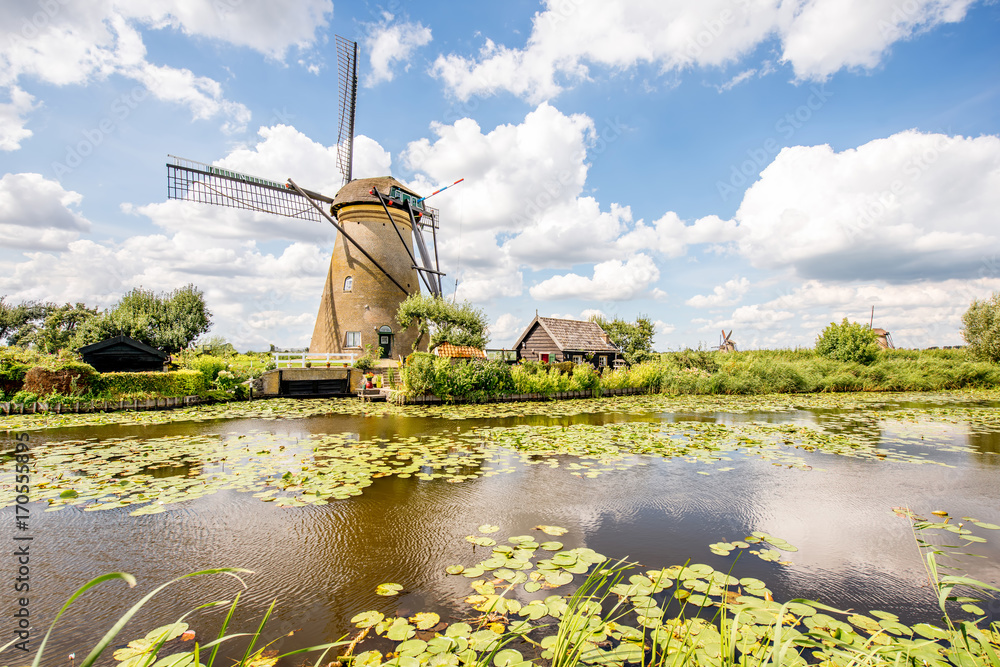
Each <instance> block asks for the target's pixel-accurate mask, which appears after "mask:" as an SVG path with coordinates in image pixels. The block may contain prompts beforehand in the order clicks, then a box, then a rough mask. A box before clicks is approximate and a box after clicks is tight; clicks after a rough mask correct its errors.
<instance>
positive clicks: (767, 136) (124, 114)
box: [0, 0, 1000, 350]
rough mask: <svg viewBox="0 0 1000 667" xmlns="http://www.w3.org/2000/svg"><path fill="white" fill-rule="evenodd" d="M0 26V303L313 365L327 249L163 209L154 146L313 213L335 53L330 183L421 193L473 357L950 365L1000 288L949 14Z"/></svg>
mask: <svg viewBox="0 0 1000 667" xmlns="http://www.w3.org/2000/svg"><path fill="white" fill-rule="evenodd" d="M137 4H138V3H132V2H128V3H126V2H121V1H119V0H93V1H92V2H87V3H72V2H69V0H36V1H33V2H32V1H22V0H15V1H14V2H5V3H3V6H2V7H0V25H3V26H4V27H5V28H4V29H5V30H6V32H4V34H2V35H0V174H2V177H0V238H3V239H4V243H3V247H2V250H0V294H3V295H6V298H7V300H8V301H19V300H22V299H36V300H45V301H55V302H75V301H84V302H86V303H88V304H91V305H99V306H102V307H103V306H108V305H110V304H112V303H114V302H115V301H116V300H117V299H118V298H120V296H121V295H122V294H123V293H124V292H125V291H127V290H128V289H130V288H131V287H134V286H137V285H142V286H143V287H146V288H152V289H156V290H170V289H174V288H176V287H179V286H182V285H185V284H187V283H190V282H193V283H194V284H196V285H198V286H199V287H201V288H202V289H203V290H204V291H205V293H206V297H207V299H208V303H209V307H210V308H211V309H212V311H213V312H214V314H215V317H214V319H215V327H214V328H213V330H212V332H211V333H212V334H218V335H223V336H226V337H227V338H228V339H230V340H232V341H233V342H234V343H235V344H236V345H237V346H238V347H240V348H243V349H247V348H253V349H265V348H266V347H267V344H268V343H274V344H276V345H278V346H282V347H294V346H301V345H305V344H307V343H308V339H309V336H310V334H311V332H312V325H313V321H314V318H315V314H316V309H317V306H318V300H319V296H320V292H321V289H322V281H323V279H324V277H325V274H326V267H327V263H328V260H329V253H330V250H331V248H332V245H333V241H334V231H333V230H332V229H330V228H329V227H328V226H325V227H324V226H322V225H318V224H316V223H306V222H301V221H291V220H287V219H282V218H273V217H267V216H263V215H259V214H254V213H250V212H237V211H232V210H227V209H216V208H213V207H205V206H200V205H195V204H190V203H186V202H168V201H166V187H165V181H166V178H165V168H164V163H165V161H166V156H167V154H168V153H169V154H175V155H180V156H183V157H187V158H191V159H195V160H200V161H204V162H211V163H217V164H220V165H224V166H227V167H229V168H232V169H236V170H240V171H245V172H249V173H253V174H257V175H261V176H265V177H268V178H271V179H274V180H278V181H284V180H285V179H286V178H288V177H291V178H294V179H295V180H296V181H297V182H298V183H300V184H302V185H303V186H305V187H311V188H312V189H315V190H319V191H321V192H326V193H329V194H332V193H334V192H335V191H336V189H337V187H338V186H339V184H340V176H339V174H338V173H337V171H336V166H335V165H336V162H335V160H336V146H335V144H336V140H337V139H336V131H337V129H336V122H337V117H336V104H337V88H336V86H337V82H336V53H335V51H334V46H333V44H334V35H335V34H340V35H344V36H346V37H349V38H351V39H355V40H356V41H358V42H359V45H360V58H359V60H360V62H359V77H360V80H361V87H360V89H359V98H358V121H357V126H356V134H357V136H358V139H357V142H356V148H355V150H356V159H355V175H356V176H374V175H382V174H386V173H391V174H392V175H393V176H395V177H396V178H398V179H400V180H402V181H404V182H406V183H408V184H410V185H411V186H413V187H415V188H417V189H418V191H421V192H430V191H431V190H433V189H434V188H436V187H437V186H440V185H443V184H447V183H450V182H452V181H454V180H456V179H458V178H463V177H464V178H465V179H466V181H465V182H464V183H462V184H461V185H459V186H457V187H456V188H453V189H451V190H448V191H447V192H445V193H442V194H441V195H439V196H437V197H435V199H434V200H432V202H433V203H434V205H435V206H438V207H440V209H441V212H442V220H443V222H442V225H443V226H442V242H441V252H442V257H443V269H444V270H446V271H447V272H448V277H447V278H446V279H445V285H446V287H447V290H446V291H447V292H448V293H451V292H453V291H454V289H455V281H456V280H457V281H458V298H459V299H468V300H469V301H471V302H472V303H474V304H475V305H477V306H480V307H482V308H483V309H485V310H486V312H487V314H488V315H489V317H490V320H491V322H492V325H491V331H492V341H491V345H492V346H498V347H499V346H503V345H505V344H510V343H511V342H512V341H513V340H514V339H515V338H516V337H517V336H518V334H519V333H520V332H521V330H522V329H523V327H524V326H525V325H526V324H527V323H528V322H529V321H530V320H531V318H532V317H533V316H534V314H535V312H536V310H537V312H538V313H539V314H542V315H549V316H558V317H573V318H583V317H586V316H587V315H589V314H591V313H594V312H600V313H603V314H604V315H605V316H620V317H624V318H627V319H632V318H634V317H635V316H637V315H640V314H642V315H645V316H648V317H649V318H650V319H652V320H654V321H655V322H656V323H657V337H656V345H657V347H658V349H661V350H666V349H678V348H684V347H698V346H699V345H701V346H713V345H715V344H717V342H718V338H719V330H720V329H722V328H725V329H726V330H727V331H728V330H729V329H734V333H733V339H734V340H736V341H737V344H738V345H739V346H740V347H741V348H755V347H757V348H763V347H771V348H773V347H790V346H796V345H806V346H808V345H811V344H812V342H813V341H814V340H815V337H816V335H817V334H818V333H819V331H821V330H822V328H823V327H824V326H825V325H826V324H827V323H829V322H830V321H834V320H836V321H839V320H840V319H841V318H843V317H848V318H850V319H854V320H860V321H867V319H868V317H869V316H870V312H871V308H872V306H875V321H876V326H882V327H884V328H886V329H888V330H890V331H891V332H892V335H893V338H894V339H895V341H896V343H897V345H900V346H906V347H927V346H932V345H956V344H960V343H961V342H962V341H961V335H960V328H961V314H962V312H964V310H965V309H966V308H967V307H968V305H969V303H970V302H971V301H972V300H973V299H976V298H984V297H988V296H990V294H991V293H992V292H994V291H1000V235H998V232H997V229H998V228H1000V225H997V211H998V210H1000V136H998V135H1000V111H998V110H1000V104H998V101H1000V40H998V39H996V36H997V35H998V34H1000V5H997V4H996V3H984V2H971V1H969V0H810V1H808V2H807V1H805V0H794V1H786V2H780V3H779V2H778V1H777V0H760V1H757V2H750V1H749V0H699V1H697V2H696V1H694V0H673V1H672V2H663V1H662V0H659V1H650V2H646V1H638V0H633V1H624V0H551V2H547V3H531V2H511V3H503V4H501V3H493V4H490V5H481V6H480V5H477V6H475V8H474V9H472V8H471V7H472V6H471V5H468V4H466V3H445V2H433V3H427V2H425V3H413V2H403V1H401V0H391V1H390V2H388V3H385V4H375V3H372V4H361V3H336V4H334V3H332V2H329V1H328V0H298V1H297V2H285V3H280V6H278V4H277V3H273V2H267V1H266V0H201V1H195V0H151V1H150V2H146V3H142V4H143V7H142V8H138V7H137V6H136V5H137Z"/></svg>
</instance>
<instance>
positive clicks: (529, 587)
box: [524, 581, 542, 593]
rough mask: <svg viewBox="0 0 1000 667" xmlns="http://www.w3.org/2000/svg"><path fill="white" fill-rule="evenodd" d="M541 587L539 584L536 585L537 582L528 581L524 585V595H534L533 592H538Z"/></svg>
mask: <svg viewBox="0 0 1000 667" xmlns="http://www.w3.org/2000/svg"><path fill="white" fill-rule="evenodd" d="M541 587H542V585H541V584H540V583H538V582H537V581H529V582H528V583H526V584H525V585H524V591H525V592H526V593H534V592H535V591H537V590H539V589H540V588H541Z"/></svg>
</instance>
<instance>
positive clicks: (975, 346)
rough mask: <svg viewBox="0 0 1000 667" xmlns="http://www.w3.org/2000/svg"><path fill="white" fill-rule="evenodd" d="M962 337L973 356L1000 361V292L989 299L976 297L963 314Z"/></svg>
mask: <svg viewBox="0 0 1000 667" xmlns="http://www.w3.org/2000/svg"><path fill="white" fill-rule="evenodd" d="M962 324H964V325H965V327H964V328H963V329H962V338H964V339H965V342H966V343H967V344H968V346H969V352H970V353H971V354H972V356H974V357H976V358H979V359H985V360H987V361H992V362H993V363H997V362H1000V292H993V294H992V296H991V297H990V298H989V299H983V300H982V301H980V300H979V299H976V300H974V301H973V302H972V305H970V306H969V309H968V310H967V311H965V314H964V315H962Z"/></svg>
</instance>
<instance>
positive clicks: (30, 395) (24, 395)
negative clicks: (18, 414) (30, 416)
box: [10, 390, 38, 403]
mask: <svg viewBox="0 0 1000 667" xmlns="http://www.w3.org/2000/svg"><path fill="white" fill-rule="evenodd" d="M10 400H11V402H12V403H37V402H38V394H36V393H35V392H33V391H24V390H21V391H19V392H17V393H16V394H14V397H13V398H11V399H10Z"/></svg>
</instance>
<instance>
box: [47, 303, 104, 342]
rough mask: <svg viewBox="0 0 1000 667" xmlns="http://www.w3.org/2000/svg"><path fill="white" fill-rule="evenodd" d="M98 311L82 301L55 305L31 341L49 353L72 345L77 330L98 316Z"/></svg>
mask: <svg viewBox="0 0 1000 667" xmlns="http://www.w3.org/2000/svg"><path fill="white" fill-rule="evenodd" d="M98 312H99V311H98V309H97V308H87V306H86V305H84V304H82V303H77V304H76V305H70V304H68V303H67V304H65V305H62V306H58V307H55V306H54V307H52V308H51V309H49V313H48V315H47V316H46V317H45V321H44V322H43V323H42V326H41V327H40V328H38V329H37V330H36V331H35V332H34V334H33V336H31V343H32V344H33V346H34V347H36V348H38V349H39V350H41V351H42V352H48V353H49V354H52V353H54V352H58V351H59V350H63V349H67V348H69V347H72V341H73V338H74V336H75V335H76V332H77V330H78V329H79V328H80V327H81V326H83V325H84V324H86V323H87V322H88V321H90V320H91V319H93V318H94V317H97V315H98Z"/></svg>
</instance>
